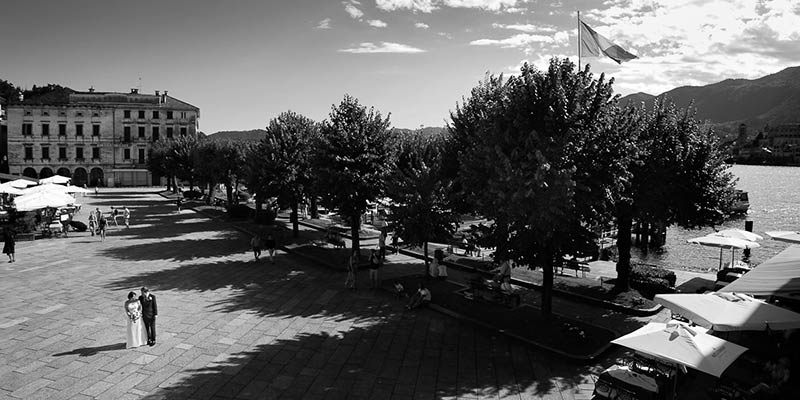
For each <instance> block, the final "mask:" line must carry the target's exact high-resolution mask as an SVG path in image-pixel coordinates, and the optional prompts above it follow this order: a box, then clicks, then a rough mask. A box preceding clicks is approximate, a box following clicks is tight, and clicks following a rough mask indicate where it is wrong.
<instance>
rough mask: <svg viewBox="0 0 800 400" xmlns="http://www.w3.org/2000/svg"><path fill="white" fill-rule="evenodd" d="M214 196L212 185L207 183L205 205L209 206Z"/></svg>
mask: <svg viewBox="0 0 800 400" xmlns="http://www.w3.org/2000/svg"><path fill="white" fill-rule="evenodd" d="M215 196H216V194H215V192H214V184H213V183H211V182H208V195H207V196H206V205H207V206H210V205H211V203H212V202H213V201H214V198H215Z"/></svg>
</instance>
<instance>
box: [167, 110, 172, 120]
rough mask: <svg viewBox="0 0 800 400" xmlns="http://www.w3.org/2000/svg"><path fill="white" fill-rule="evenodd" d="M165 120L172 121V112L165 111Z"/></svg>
mask: <svg viewBox="0 0 800 400" xmlns="http://www.w3.org/2000/svg"><path fill="white" fill-rule="evenodd" d="M167 119H172V111H167Z"/></svg>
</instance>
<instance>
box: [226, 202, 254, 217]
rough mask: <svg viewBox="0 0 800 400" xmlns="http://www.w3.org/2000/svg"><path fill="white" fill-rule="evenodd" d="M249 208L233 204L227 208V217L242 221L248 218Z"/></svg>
mask: <svg viewBox="0 0 800 400" xmlns="http://www.w3.org/2000/svg"><path fill="white" fill-rule="evenodd" d="M250 212H252V210H250V207H248V206H246V205H244V204H235V205H233V206H231V207H229V208H228V215H229V216H230V217H231V218H235V219H244V218H247V217H249V216H250Z"/></svg>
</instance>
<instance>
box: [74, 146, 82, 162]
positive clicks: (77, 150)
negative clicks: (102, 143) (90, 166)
mask: <svg viewBox="0 0 800 400" xmlns="http://www.w3.org/2000/svg"><path fill="white" fill-rule="evenodd" d="M75 160H77V161H83V147H76V148H75Z"/></svg>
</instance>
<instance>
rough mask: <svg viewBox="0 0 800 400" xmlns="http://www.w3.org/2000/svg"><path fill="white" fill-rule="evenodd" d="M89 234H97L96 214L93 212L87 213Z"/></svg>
mask: <svg viewBox="0 0 800 400" xmlns="http://www.w3.org/2000/svg"><path fill="white" fill-rule="evenodd" d="M89 232H91V233H92V236H94V234H95V233H96V232H97V213H95V212H94V211H91V212H89Z"/></svg>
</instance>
